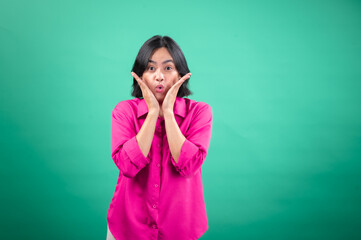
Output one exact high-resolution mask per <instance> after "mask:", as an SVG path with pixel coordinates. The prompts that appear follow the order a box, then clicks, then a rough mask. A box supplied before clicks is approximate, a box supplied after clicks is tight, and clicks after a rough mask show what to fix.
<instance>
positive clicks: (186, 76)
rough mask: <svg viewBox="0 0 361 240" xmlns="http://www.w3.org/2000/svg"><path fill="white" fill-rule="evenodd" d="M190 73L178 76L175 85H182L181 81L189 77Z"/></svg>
mask: <svg viewBox="0 0 361 240" xmlns="http://www.w3.org/2000/svg"><path fill="white" fill-rule="evenodd" d="M191 75H192V74H191V73H187V74H186V75H184V76H183V77H182V78H180V79H179V80H178V81H177V82H176V84H177V85H182V83H183V82H184V81H185V80H187V79H189V78H190V77H191Z"/></svg>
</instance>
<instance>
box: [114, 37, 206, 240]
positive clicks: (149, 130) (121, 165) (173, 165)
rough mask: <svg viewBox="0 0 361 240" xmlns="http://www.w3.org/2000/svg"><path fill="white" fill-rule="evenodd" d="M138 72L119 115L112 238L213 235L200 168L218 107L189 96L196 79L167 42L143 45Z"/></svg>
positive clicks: (181, 239) (177, 239)
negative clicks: (129, 96)
mask: <svg viewBox="0 0 361 240" xmlns="http://www.w3.org/2000/svg"><path fill="white" fill-rule="evenodd" d="M131 74H132V76H133V92H132V96H134V97H135V98H134V99H130V100H124V101H121V102H119V103H118V104H117V105H116V106H115V108H114V110H113V111H112V122H111V155H112V159H113V160H114V163H115V165H116V166H117V167H118V169H119V178H118V181H117V185H116V188H115V192H114V196H113V198H112V200H111V203H110V206H109V209H108V214H107V223H108V234H107V239H117V240H125V239H126V240H133V239H134V240H148V239H156V240H157V239H161V240H194V239H198V238H200V237H201V236H202V235H203V234H204V233H205V232H206V230H207V229H208V220H207V214H206V207H205V202H204V197H203V186H202V172H201V166H202V164H203V162H204V160H205V158H206V155H207V151H208V147H209V144H210V139H211V132H212V109H211V107H210V106H209V105H208V104H207V103H204V102H196V101H195V100H191V99H189V98H183V97H184V96H188V95H190V94H192V92H191V91H190V90H189V89H188V82H189V78H190V76H191V73H190V72H189V69H188V66H187V62H186V59H185V57H184V55H183V52H182V50H181V49H180V47H179V46H178V44H177V43H176V42H175V41H174V40H173V39H171V38H170V37H168V36H163V37H162V36H159V35H157V36H154V37H152V38H150V39H149V40H147V41H146V42H145V43H144V44H143V46H142V47H141V48H140V50H139V52H138V55H137V57H136V60H135V63H134V65H133V69H132V72H131Z"/></svg>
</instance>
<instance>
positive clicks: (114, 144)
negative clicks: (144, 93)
mask: <svg viewBox="0 0 361 240" xmlns="http://www.w3.org/2000/svg"><path fill="white" fill-rule="evenodd" d="M127 113H128V114H127ZM136 134H137V133H136V131H135V126H134V123H133V121H132V120H131V109H130V106H129V104H128V103H127V102H125V101H124V102H120V103H118V105H117V106H116V107H115V108H114V110H113V111H112V118H111V155H112V159H113V161H114V163H115V165H116V166H117V167H118V169H119V171H120V172H121V173H122V174H123V175H124V176H125V177H128V178H132V177H134V176H135V175H136V174H137V173H138V172H139V171H140V170H141V169H142V168H144V167H145V166H146V165H147V164H148V163H149V162H150V157H149V154H148V156H147V157H145V156H144V155H143V152H142V150H141V149H140V147H139V145H138V142H137V138H136Z"/></svg>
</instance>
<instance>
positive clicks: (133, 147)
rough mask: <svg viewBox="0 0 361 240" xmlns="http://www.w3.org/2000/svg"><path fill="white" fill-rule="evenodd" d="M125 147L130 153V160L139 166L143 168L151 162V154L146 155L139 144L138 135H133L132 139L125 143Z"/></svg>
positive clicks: (128, 153)
mask: <svg viewBox="0 0 361 240" xmlns="http://www.w3.org/2000/svg"><path fill="white" fill-rule="evenodd" d="M123 149H124V151H125V152H126V154H127V155H128V157H129V159H130V161H131V162H132V163H133V164H134V165H135V166H136V167H137V168H143V167H144V166H145V165H147V164H148V163H149V162H150V158H149V156H147V157H144V155H143V152H142V150H141V149H140V147H139V145H138V142H137V138H136V136H134V137H132V138H131V139H129V141H127V142H126V143H124V145H123ZM148 155H149V154H148Z"/></svg>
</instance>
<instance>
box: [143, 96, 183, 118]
mask: <svg viewBox="0 0 361 240" xmlns="http://www.w3.org/2000/svg"><path fill="white" fill-rule="evenodd" d="M173 112H174V114H177V115H179V116H181V117H182V118H184V117H185V115H186V103H185V99H184V98H181V97H176V100H175V101H174V106H173ZM146 113H148V106H147V103H146V102H145V100H144V98H142V99H140V100H139V103H138V112H137V118H139V117H141V116H143V115H144V114H146Z"/></svg>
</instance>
